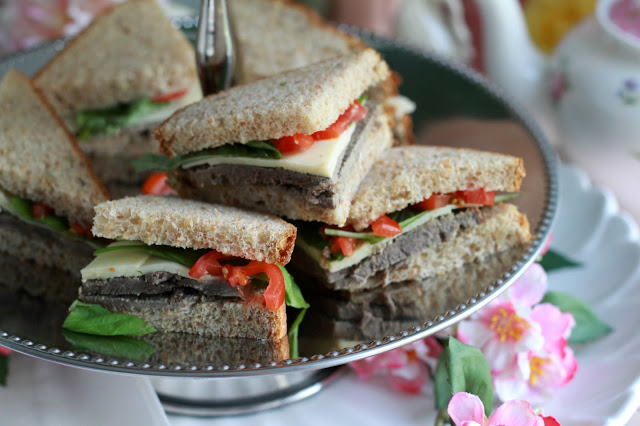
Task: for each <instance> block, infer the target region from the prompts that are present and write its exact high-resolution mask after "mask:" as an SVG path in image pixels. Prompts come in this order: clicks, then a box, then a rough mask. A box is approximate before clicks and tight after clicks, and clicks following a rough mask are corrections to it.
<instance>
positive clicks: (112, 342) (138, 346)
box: [62, 330, 156, 361]
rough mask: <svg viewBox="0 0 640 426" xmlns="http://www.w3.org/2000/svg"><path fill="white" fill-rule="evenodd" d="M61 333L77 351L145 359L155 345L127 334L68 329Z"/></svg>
mask: <svg viewBox="0 0 640 426" xmlns="http://www.w3.org/2000/svg"><path fill="white" fill-rule="evenodd" d="M62 335H63V336H64V337H65V339H67V341H68V342H69V343H71V345H72V346H73V350H74V351H77V352H82V351H88V352H96V353H99V354H102V355H108V356H115V357H124V358H129V359H135V360H138V361H145V360H147V359H149V357H150V356H151V355H153V353H154V352H155V351H156V347H155V346H153V345H152V344H151V343H148V342H145V341H144V340H140V339H136V338H134V337H129V336H95V335H91V334H83V333H77V332H75V331H70V330H62Z"/></svg>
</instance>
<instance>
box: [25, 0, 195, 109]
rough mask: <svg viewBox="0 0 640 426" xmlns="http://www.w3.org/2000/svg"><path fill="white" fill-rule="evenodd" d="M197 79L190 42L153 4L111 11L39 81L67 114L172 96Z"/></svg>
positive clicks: (140, 2)
mask: <svg viewBox="0 0 640 426" xmlns="http://www.w3.org/2000/svg"><path fill="white" fill-rule="evenodd" d="M197 79H198V77H197V72H196V66H195V54H194V50H193V48H192V46H191V44H190V43H189V41H188V40H187V39H186V37H185V36H184V35H183V34H182V33H181V32H180V31H179V30H177V29H176V28H174V27H173V25H172V24H171V21H170V20H169V18H168V17H167V16H166V15H165V13H164V11H163V10H162V9H161V8H160V7H159V6H158V5H157V3H156V1H154V0H130V1H126V2H123V3H121V4H119V5H116V6H114V7H112V8H110V9H109V10H107V11H106V12H105V13H103V14H102V15H100V16H98V17H97V18H95V19H94V21H93V22H92V23H91V24H90V25H89V26H88V27H87V28H85V29H84V30H83V31H82V32H81V33H80V34H78V35H77V36H76V37H75V38H74V39H73V40H72V41H71V42H70V43H69V44H68V45H67V46H66V47H65V49H64V50H62V51H61V52H60V53H59V54H58V55H57V56H56V57H55V58H54V59H53V60H52V61H51V62H50V63H49V64H47V65H46V66H45V67H44V68H43V69H42V70H40V72H39V73H38V74H37V75H36V76H35V78H34V80H35V83H36V85H37V86H38V87H39V88H40V89H41V90H42V91H43V93H44V95H45V97H46V98H47V100H48V101H49V102H50V103H51V104H52V105H53V107H54V108H55V109H56V111H57V112H58V113H59V114H60V115H62V116H66V115H67V114H70V113H72V112H75V111H82V110H88V109H100V108H105V107H109V106H112V105H115V104H118V103H128V102H131V101H134V100H138V99H142V98H151V97H153V96H155V95H159V94H165V93H172V92H175V91H178V90H182V89H184V88H187V87H190V86H191V85H192V84H193V82H194V81H197Z"/></svg>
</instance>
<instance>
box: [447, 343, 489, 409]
mask: <svg viewBox="0 0 640 426" xmlns="http://www.w3.org/2000/svg"><path fill="white" fill-rule="evenodd" d="M445 351H446V352H447V354H446V359H447V373H448V376H449V383H450V384H451V394H452V395H455V394H456V393H458V392H468V393H471V394H474V395H477V396H478V398H480V400H481V401H482V403H483V404H484V412H485V413H487V415H489V414H490V413H491V410H492V409H493V388H492V387H491V370H490V368H489V363H487V360H486V359H485V357H484V355H483V354H482V352H481V351H480V349H478V348H476V347H474V346H469V345H465V344H464V343H462V342H460V341H459V340H457V339H456V338H455V337H453V336H450V337H449V344H448V345H447V348H446V349H445ZM447 403H448V402H447Z"/></svg>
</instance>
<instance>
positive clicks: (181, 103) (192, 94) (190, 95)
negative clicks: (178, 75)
mask: <svg viewBox="0 0 640 426" xmlns="http://www.w3.org/2000/svg"><path fill="white" fill-rule="evenodd" d="M200 99H202V91H201V89H200V86H199V85H195V86H193V87H191V89H189V91H188V92H187V93H186V94H185V95H184V96H182V97H180V98H179V99H176V100H175V101H172V102H170V103H168V104H167V106H166V107H165V108H162V109H158V110H156V111H154V112H152V113H151V114H149V115H145V116H144V117H141V118H140V120H138V121H136V122H135V123H132V124H131V125H135V126H140V125H144V124H157V123H161V122H163V121H164V120H166V119H167V118H169V116H171V115H172V114H173V113H174V112H176V111H177V110H179V109H180V108H183V107H185V106H187V105H190V104H192V103H194V102H197V101H199V100H200Z"/></svg>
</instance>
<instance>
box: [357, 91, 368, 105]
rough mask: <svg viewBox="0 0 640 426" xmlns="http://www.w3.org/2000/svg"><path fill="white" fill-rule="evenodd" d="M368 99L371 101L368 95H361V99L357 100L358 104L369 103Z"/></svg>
mask: <svg viewBox="0 0 640 426" xmlns="http://www.w3.org/2000/svg"><path fill="white" fill-rule="evenodd" d="M367 99H369V97H368V96H367V94H366V93H363V94H362V95H360V97H359V98H358V99H356V100H357V101H358V102H360V103H361V104H363V103H365V102H366V101H367Z"/></svg>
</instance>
